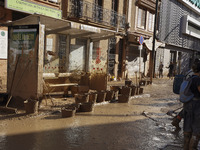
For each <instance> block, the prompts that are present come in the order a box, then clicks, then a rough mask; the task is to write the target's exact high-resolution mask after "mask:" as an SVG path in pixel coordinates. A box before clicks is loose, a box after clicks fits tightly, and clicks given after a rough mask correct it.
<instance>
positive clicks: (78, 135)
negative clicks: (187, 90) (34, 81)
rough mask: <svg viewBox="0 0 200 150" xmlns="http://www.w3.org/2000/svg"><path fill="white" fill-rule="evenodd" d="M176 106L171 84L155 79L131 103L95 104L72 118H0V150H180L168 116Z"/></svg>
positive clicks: (50, 115) (53, 115)
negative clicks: (92, 109)
mask: <svg viewBox="0 0 200 150" xmlns="http://www.w3.org/2000/svg"><path fill="white" fill-rule="evenodd" d="M180 106H181V104H180V103H179V102H178V96H177V95H175V94H173V92H172V80H169V79H155V80H154V81H153V84H152V85H148V86H145V87H144V94H143V95H140V96H135V97H132V99H131V100H130V102H129V103H103V104H96V105H95V107H94V111H93V112H89V113H77V114H76V115H75V116H74V117H73V118H61V114H60V112H55V113H41V114H39V115H33V116H23V115H22V116H15V117H14V116H12V117H10V116H5V115H3V114H1V115H0V150H18V149H19V150H56V149H57V150H181V149H182V140H183V136H182V132H183V131H182V130H181V131H179V132H174V129H175V128H174V127H173V126H172V125H171V119H172V117H171V116H168V115H167V114H166V112H167V111H169V110H173V109H176V108H178V107H180ZM181 126H182V123H181Z"/></svg>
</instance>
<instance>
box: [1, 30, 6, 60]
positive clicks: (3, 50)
mask: <svg viewBox="0 0 200 150" xmlns="http://www.w3.org/2000/svg"><path fill="white" fill-rule="evenodd" d="M7 48H8V31H6V30H0V59H7Z"/></svg>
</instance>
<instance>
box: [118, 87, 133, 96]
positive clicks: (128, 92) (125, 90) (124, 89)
mask: <svg viewBox="0 0 200 150" xmlns="http://www.w3.org/2000/svg"><path fill="white" fill-rule="evenodd" d="M131 90H132V89H131V88H130V87H127V86H123V87H122V89H121V94H122V95H127V96H131Z"/></svg>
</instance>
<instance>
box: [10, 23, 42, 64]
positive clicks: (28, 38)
mask: <svg viewBox="0 0 200 150" xmlns="http://www.w3.org/2000/svg"><path fill="white" fill-rule="evenodd" d="M37 34H38V26H37V25H32V26H31V25H27V26H15V27H10V28H9V35H10V37H9V40H10V41H9V64H10V65H12V64H15V61H16V57H17V56H21V55H22V56H24V59H23V60H24V62H27V61H28V60H30V61H31V60H33V57H34V55H35V53H34V50H35V48H36V46H37V44H35V43H36V36H37Z"/></svg>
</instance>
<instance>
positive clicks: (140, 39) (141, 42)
mask: <svg viewBox="0 0 200 150" xmlns="http://www.w3.org/2000/svg"><path fill="white" fill-rule="evenodd" d="M143 42H144V38H143V36H140V38H139V43H140V45H142V44H143Z"/></svg>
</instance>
